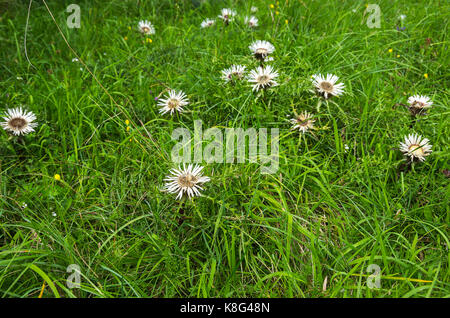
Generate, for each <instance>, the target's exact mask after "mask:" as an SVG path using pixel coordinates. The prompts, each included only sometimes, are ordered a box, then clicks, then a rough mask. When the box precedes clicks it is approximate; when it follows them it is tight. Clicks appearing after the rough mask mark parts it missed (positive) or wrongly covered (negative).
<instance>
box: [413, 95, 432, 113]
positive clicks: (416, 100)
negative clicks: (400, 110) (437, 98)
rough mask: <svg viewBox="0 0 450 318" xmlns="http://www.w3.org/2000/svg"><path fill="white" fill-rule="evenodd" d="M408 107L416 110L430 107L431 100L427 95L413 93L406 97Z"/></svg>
mask: <svg viewBox="0 0 450 318" xmlns="http://www.w3.org/2000/svg"><path fill="white" fill-rule="evenodd" d="M408 104H409V108H410V109H411V108H413V109H415V110H417V111H421V110H423V109H426V108H430V107H431V105H433V102H432V101H431V99H430V98H429V97H428V96H422V95H414V96H411V97H410V98H408Z"/></svg>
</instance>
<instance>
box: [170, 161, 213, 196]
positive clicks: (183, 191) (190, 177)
mask: <svg viewBox="0 0 450 318" xmlns="http://www.w3.org/2000/svg"><path fill="white" fill-rule="evenodd" d="M202 170H203V167H202V166H199V165H195V166H194V165H192V164H189V165H188V166H187V168H186V165H185V164H183V169H181V167H179V168H178V169H172V170H170V172H171V175H169V176H167V177H166V178H165V179H164V181H166V185H165V187H164V189H165V190H166V191H167V192H170V193H178V195H177V197H176V198H177V199H180V198H182V197H183V195H184V196H186V195H187V196H188V198H192V197H195V196H200V195H201V193H200V190H203V188H202V187H201V186H200V185H201V184H203V183H205V182H208V181H210V179H209V177H206V176H203V175H202Z"/></svg>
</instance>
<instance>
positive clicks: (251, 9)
mask: <svg viewBox="0 0 450 318" xmlns="http://www.w3.org/2000/svg"><path fill="white" fill-rule="evenodd" d="M250 11H251V12H253V13H255V12H256V11H258V7H251V8H250Z"/></svg>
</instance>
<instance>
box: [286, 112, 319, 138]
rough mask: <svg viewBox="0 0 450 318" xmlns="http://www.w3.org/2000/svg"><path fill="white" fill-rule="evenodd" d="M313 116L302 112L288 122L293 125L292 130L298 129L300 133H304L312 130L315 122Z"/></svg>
mask: <svg viewBox="0 0 450 318" xmlns="http://www.w3.org/2000/svg"><path fill="white" fill-rule="evenodd" d="M312 118H313V115H312V114H310V113H308V112H306V111H304V112H302V113H300V114H299V115H298V116H296V117H295V118H292V119H291V120H290V121H291V123H292V124H293V126H292V129H298V130H300V132H302V133H306V132H307V131H308V130H309V129H314V122H315V120H314V119H312Z"/></svg>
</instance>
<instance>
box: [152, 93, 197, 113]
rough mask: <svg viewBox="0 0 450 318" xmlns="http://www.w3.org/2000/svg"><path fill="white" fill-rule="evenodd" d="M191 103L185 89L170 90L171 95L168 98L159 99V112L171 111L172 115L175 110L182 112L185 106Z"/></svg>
mask: <svg viewBox="0 0 450 318" xmlns="http://www.w3.org/2000/svg"><path fill="white" fill-rule="evenodd" d="M187 104H189V100H188V98H187V96H186V94H185V93H183V91H175V90H171V91H169V96H168V97H167V98H161V99H160V100H159V101H158V106H160V107H161V108H160V110H159V112H160V113H161V114H165V113H167V112H170V114H171V115H172V114H173V113H174V111H178V112H180V113H181V112H182V111H183V106H186V105H187Z"/></svg>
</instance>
